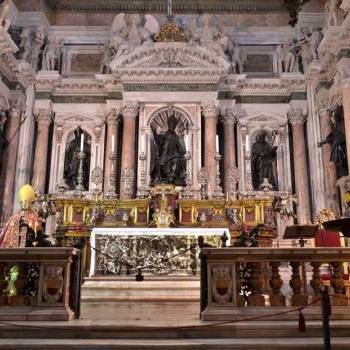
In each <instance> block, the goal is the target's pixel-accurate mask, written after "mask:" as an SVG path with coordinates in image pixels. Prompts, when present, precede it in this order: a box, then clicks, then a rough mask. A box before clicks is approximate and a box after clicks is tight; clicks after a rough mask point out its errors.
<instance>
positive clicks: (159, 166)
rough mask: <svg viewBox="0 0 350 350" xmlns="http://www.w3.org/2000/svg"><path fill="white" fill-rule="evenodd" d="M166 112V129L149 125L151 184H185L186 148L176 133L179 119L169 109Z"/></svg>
mask: <svg viewBox="0 0 350 350" xmlns="http://www.w3.org/2000/svg"><path fill="white" fill-rule="evenodd" d="M168 114H169V116H168V120H167V123H168V129H167V130H166V131H165V132H163V131H162V130H160V128H159V127H158V128H157V127H156V125H154V124H153V125H151V129H152V132H153V138H154V144H153V150H152V159H151V170H150V173H151V184H152V185H156V184H173V185H175V186H185V185H186V181H185V177H186V159H185V155H186V149H185V146H184V145H183V144H182V142H181V140H180V137H179V136H178V135H177V133H176V127H177V125H178V122H179V121H178V120H177V119H176V118H175V116H174V114H173V111H172V110H171V109H169V112H168Z"/></svg>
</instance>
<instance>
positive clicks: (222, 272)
mask: <svg viewBox="0 0 350 350" xmlns="http://www.w3.org/2000/svg"><path fill="white" fill-rule="evenodd" d="M349 261H350V248H295V249H290V248H223V249H216V248H205V249H203V250H202V252H201V317H202V319H203V320H241V319H245V318H247V317H260V316H261V317H263V316H264V315H266V316H269V319H271V318H272V319H273V318H279V319H280V318H283V319H294V318H296V317H298V313H297V312H293V310H298V309H300V308H304V311H303V312H305V314H306V315H307V316H308V318H310V319H321V317H322V315H321V310H320V309H321V308H320V304H321V302H320V299H321V291H322V289H323V286H324V285H330V286H331V290H330V294H331V301H332V315H333V316H332V317H333V319H350V303H349V302H350V301H349V299H348V298H349V295H348V294H349V293H348V289H349V276H348V275H346V274H344V268H345V269H346V268H347V262H349ZM344 262H345V263H346V264H344ZM288 310H290V313H288ZM284 312H285V313H284ZM277 314H278V315H277Z"/></svg>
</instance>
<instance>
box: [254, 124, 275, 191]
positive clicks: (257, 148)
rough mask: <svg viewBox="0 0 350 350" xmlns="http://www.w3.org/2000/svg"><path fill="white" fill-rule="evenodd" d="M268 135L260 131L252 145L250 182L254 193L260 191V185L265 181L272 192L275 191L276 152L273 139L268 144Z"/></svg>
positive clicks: (264, 131)
mask: <svg viewBox="0 0 350 350" xmlns="http://www.w3.org/2000/svg"><path fill="white" fill-rule="evenodd" d="M268 137H269V134H268V132H267V131H266V130H260V131H259V133H258V134H257V136H256V141H255V142H254V144H253V145H252V149H251V155H252V180H253V188H254V190H255V191H257V190H259V189H260V185H261V184H262V183H263V182H264V179H267V181H268V182H269V184H270V185H272V188H273V189H274V190H276V189H277V176H276V174H277V169H276V157H277V154H276V151H277V146H274V145H273V143H274V139H273V140H272V142H271V143H270V142H268Z"/></svg>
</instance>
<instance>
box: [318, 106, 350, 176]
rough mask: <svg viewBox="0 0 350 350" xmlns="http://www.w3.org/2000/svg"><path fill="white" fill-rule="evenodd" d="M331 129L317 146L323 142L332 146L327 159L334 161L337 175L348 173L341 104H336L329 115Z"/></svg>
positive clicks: (320, 145)
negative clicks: (329, 156)
mask: <svg viewBox="0 0 350 350" xmlns="http://www.w3.org/2000/svg"><path fill="white" fill-rule="evenodd" d="M331 120H332V124H333V130H332V131H331V133H330V134H329V135H328V136H327V137H326V138H325V139H324V140H322V141H321V142H319V144H318V146H319V147H322V146H323V145H325V144H327V143H328V144H330V145H331V146H332V151H331V158H330V160H329V161H331V162H334V163H335V165H336V166H337V172H338V177H339V178H340V177H343V176H345V175H347V173H348V170H347V169H348V163H347V157H346V138H345V127H344V117H343V109H342V106H338V107H337V108H336V109H334V110H333V111H332V116H331Z"/></svg>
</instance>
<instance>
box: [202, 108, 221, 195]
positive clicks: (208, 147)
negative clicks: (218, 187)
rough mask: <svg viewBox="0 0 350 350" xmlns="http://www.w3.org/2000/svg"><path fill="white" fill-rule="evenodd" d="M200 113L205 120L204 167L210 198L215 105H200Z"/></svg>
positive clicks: (213, 179)
mask: <svg viewBox="0 0 350 350" xmlns="http://www.w3.org/2000/svg"><path fill="white" fill-rule="evenodd" d="M202 112H203V116H204V119H205V125H204V127H205V133H204V135H205V136H204V165H205V169H206V171H207V174H208V195H209V197H211V195H212V193H213V191H214V188H215V180H216V160H215V154H216V124H217V120H218V110H217V106H216V104H215V103H213V102H212V103H207V104H203V105H202Z"/></svg>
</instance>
